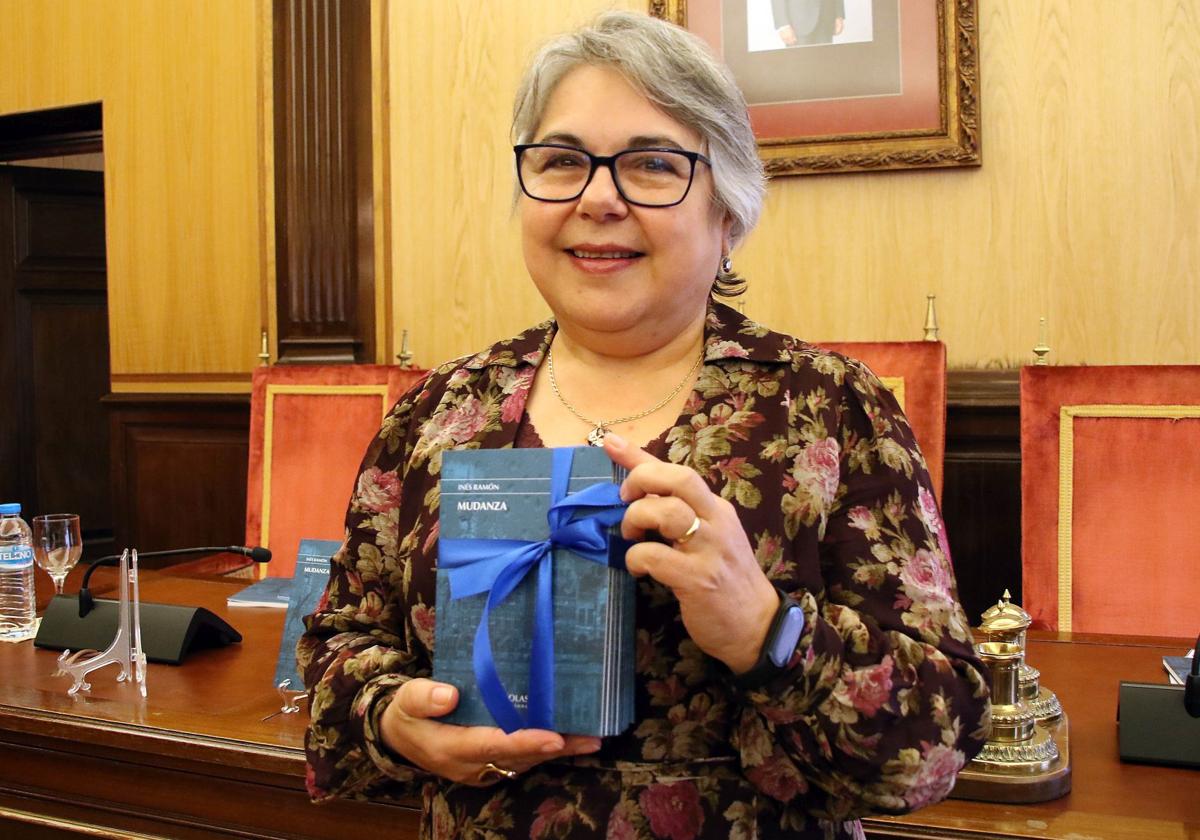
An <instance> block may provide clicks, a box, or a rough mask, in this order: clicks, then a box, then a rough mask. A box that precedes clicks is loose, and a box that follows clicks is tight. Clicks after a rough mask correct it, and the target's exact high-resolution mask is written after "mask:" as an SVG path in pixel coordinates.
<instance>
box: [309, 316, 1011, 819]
mask: <svg viewBox="0 0 1200 840" xmlns="http://www.w3.org/2000/svg"><path fill="white" fill-rule="evenodd" d="M554 330H555V327H554V324H553V323H551V322H548V323H545V324H542V325H540V326H538V327H535V328H533V329H530V330H528V331H526V332H524V333H522V334H521V335H519V336H517V337H515V338H513V339H511V340H508V341H503V342H500V343H499V344H497V345H495V346H493V347H491V348H489V349H488V350H486V351H484V352H483V353H480V354H478V355H475V356H472V357H469V358H464V359H460V360H458V361H455V362H452V363H449V364H446V365H443V366H442V367H440V368H438V369H437V370H434V371H432V372H431V373H430V374H429V375H428V377H427V378H425V379H424V380H423V381H422V382H421V383H419V384H418V385H417V386H415V387H414V388H413V389H412V390H411V391H410V392H409V393H408V394H406V395H405V396H404V397H402V398H401V399H400V400H399V402H397V404H396V406H395V407H394V408H393V409H392V410H391V412H390V413H389V414H388V416H387V418H386V419H385V421H384V424H383V428H382V429H381V431H380V433H379V435H378V437H377V438H376V439H375V440H374V441H373V443H372V444H371V446H370V448H369V450H368V451H367V454H366V458H365V459H364V461H363V464H362V468H361V471H360V474H359V477H358V481H357V486H356V488H355V491H354V494H353V498H352V499H351V502H350V508H349V511H348V513H347V516H346V537H345V543H344V544H343V546H342V548H341V549H340V550H339V551H338V552H337V554H336V555H335V556H334V558H333V560H332V574H331V576H330V582H329V588H328V591H327V593H326V596H325V597H324V598H323V599H322V601H321V604H320V606H319V607H318V609H317V611H316V613H315V614H314V615H312V616H311V617H310V618H309V619H308V622H307V627H308V629H307V632H306V634H305V635H304V636H303V638H302V639H301V641H300V644H299V650H298V654H299V658H300V663H301V667H302V669H303V671H304V673H305V677H306V682H307V684H308V686H309V690H310V692H311V694H310V697H311V701H310V702H311V713H312V722H311V726H310V728H309V731H308V735H307V741H306V749H307V756H308V764H309V772H308V788H309V792H310V794H311V796H312V797H313V799H314V800H316V801H321V800H325V799H329V798H332V797H372V798H395V797H399V798H412V797H415V796H420V797H421V799H422V803H423V817H422V836H423V837H435V838H504V837H521V838H525V837H529V838H584V837H588V838H591V837H595V838H670V840H693V838H721V840H748V838H756V837H761V838H766V837H781V836H786V837H802V838H806V837H813V838H816V837H822V838H825V837H834V836H839V837H841V836H846V837H855V836H861V832H862V829H861V826H860V824H859V823H858V821H857V817H859V816H862V815H864V814H870V813H879V814H900V813H904V812H906V811H910V810H912V809H915V808H919V807H921V806H923V805H927V804H929V803H932V802H936V801H938V800H940V799H942V798H943V797H945V796H946V794H947V793H948V792H949V791H950V788H951V787H952V785H953V783H954V778H955V774H956V773H957V772H958V770H959V769H960V768H961V767H962V766H963V765H964V763H965V762H966V761H968V760H969V759H970V758H971V757H972V756H973V755H974V754H975V753H976V752H978V750H979V749H980V748H981V746H982V745H983V742H984V740H985V739H986V736H987V731H988V727H989V722H990V707H989V704H988V692H989V690H988V682H987V678H986V676H985V671H984V669H983V668H982V666H981V664H980V662H979V660H978V659H977V658H976V656H975V654H974V650H973V647H972V640H971V633H970V628H969V626H968V623H967V619H966V616H965V615H964V613H963V610H962V607H961V606H960V604H959V603H958V600H957V598H956V595H955V586H954V576H953V572H952V570H951V565H950V555H949V550H948V547H947V542H946V531H945V527H944V526H943V524H942V520H941V516H940V515H939V513H938V508H937V505H936V503H935V501H934V497H933V494H932V492H931V491H930V483H929V476H928V473H927V471H926V468H925V463H924V461H923V459H922V457H921V454H920V452H919V450H918V448H917V445H916V442H915V440H914V438H913V434H912V430H911V428H910V427H909V425H908V422H907V420H906V419H905V418H904V415H903V414H902V413H901V411H900V409H899V407H898V406H897V404H896V401H895V399H894V398H893V396H892V394H891V393H890V392H889V391H888V390H887V389H886V388H885V387H884V386H883V385H882V384H881V383H880V381H879V380H878V379H877V378H876V377H875V376H874V374H872V373H871V372H870V370H868V369H867V368H866V367H865V366H864V365H862V364H861V363H859V362H856V361H853V360H850V359H847V358H845V357H843V356H839V355H837V354H834V353H829V352H826V351H823V350H820V349H818V348H815V347H813V346H811V345H808V344H805V343H804V342H802V341H799V340H797V339H794V338H790V337H788V336H784V335H780V334H778V333H774V332H771V331H769V330H767V329H766V328H764V327H762V326H760V325H758V324H756V323H754V322H752V321H749V320H746V319H744V318H743V317H742V316H740V315H739V314H738V313H737V312H736V311H734V310H732V309H730V308H729V307H726V306H724V305H721V304H717V303H715V302H714V303H712V304H711V305H710V307H709V311H708V317H707V323H706V328H705V359H704V364H703V366H702V367H701V371H700V375H699V380H698V381H697V383H696V386H695V389H694V391H693V392H692V394H691V396H690V398H689V399H688V401H687V404H686V405H685V407H684V409H683V412H682V414H681V415H680V416H679V418H678V419H677V420H676V421H675V423H674V424H673V425H672V426H671V428H669V429H668V431H667V432H666V433H665V434H664V435H663V436H661V437H660V438H659V439H658V440H657V441H655V442H654V443H652V444H651V445H650V446H649V447H648V449H649V451H650V452H651V453H652V454H654V455H655V456H657V457H659V458H661V459H663V460H666V461H670V462H673V463H679V464H686V465H688V466H690V467H691V468H693V469H694V470H696V472H698V473H699V474H700V475H701V476H702V477H703V478H704V480H705V481H706V482H707V483H708V485H709V487H710V488H711V489H712V490H713V492H714V493H718V494H720V495H721V496H722V497H723V498H725V499H728V500H729V501H730V502H732V503H733V504H734V505H735V506H736V508H737V510H738V513H739V515H740V518H741V521H742V524H743V526H744V528H745V530H746V533H747V535H748V536H749V538H750V543H751V545H752V547H753V548H754V551H755V554H756V556H757V558H758V561H759V563H760V565H761V566H762V569H763V571H764V572H765V573H766V574H767V576H768V577H769V578H770V580H771V581H772V582H773V583H774V584H776V585H777V586H778V587H780V588H781V589H783V590H784V591H787V592H789V593H791V594H792V596H793V597H794V598H795V599H796V601H797V602H798V603H799V604H800V605H801V607H802V608H803V610H804V616H805V627H804V632H803V634H802V636H801V638H800V640H799V642H798V644H797V646H796V650H795V652H794V654H793V656H792V659H791V663H790V666H789V669H788V670H787V671H786V673H784V674H783V675H782V676H780V677H779V678H778V679H776V680H775V681H774V682H773V683H771V684H768V685H767V686H764V687H763V688H761V689H757V690H753V691H742V690H739V688H738V687H737V686H736V685H735V684H734V683H733V681H732V680H731V678H730V674H729V671H728V669H726V668H725V666H724V665H723V664H722V663H720V662H718V661H717V660H714V659H712V658H710V657H708V656H707V655H705V654H704V653H703V652H701V651H700V649H699V648H697V647H696V645H695V644H694V643H693V642H692V641H691V639H690V638H689V637H688V634H687V632H686V630H685V629H684V626H683V622H682V620H681V618H680V612H679V605H678V603H677V601H676V600H675V598H674V596H673V595H672V593H671V591H670V590H669V589H667V588H666V587H664V586H662V585H661V584H658V583H657V582H655V581H654V580H652V579H650V578H648V577H647V578H642V579H640V580H639V582H638V592H637V659H636V666H635V667H636V689H635V691H636V708H637V715H636V723H635V724H634V725H633V726H632V727H630V728H629V729H628V730H627V731H626V732H625V733H623V734H622V735H619V736H615V737H611V738H606V739H605V740H604V744H603V746H602V748H601V750H600V751H599V752H598V753H594V754H592V755H589V756H581V757H576V758H572V759H567V760H562V761H558V762H554V763H547V764H543V765H539V766H538V767H535V768H533V769H532V770H530V771H529V772H527V773H524V774H522V775H520V776H519V777H518V778H517V779H515V780H513V781H511V782H501V783H499V784H497V785H494V786H491V787H487V788H475V787H470V786H465V785H459V784H453V783H450V782H448V781H446V780H444V779H440V778H437V777H434V776H432V775H430V774H428V773H426V772H424V771H422V770H420V769H418V768H416V767H414V766H412V765H410V764H407V763H406V762H405V761H404V760H403V759H402V758H401V757H399V756H397V755H395V754H393V753H392V752H391V751H390V750H388V748H387V747H386V746H385V745H384V743H383V741H382V738H381V735H380V729H379V715H380V712H381V711H382V709H383V708H384V707H385V706H386V703H387V702H388V700H389V698H390V697H391V696H392V695H393V693H394V692H395V691H396V690H397V689H398V688H399V687H400V686H401V685H402V684H403V683H404V682H405V681H407V680H409V679H412V678H414V677H426V676H429V674H430V671H431V663H432V650H433V644H434V638H433V636H434V632H433V631H434V607H435V605H434V592H435V570H436V566H437V536H438V477H439V472H440V469H441V454H442V452H443V451H445V450H446V449H452V448H499V447H508V446H513V445H514V444H515V443H516V441H517V437H518V433H519V431H520V430H521V429H522V426H523V423H522V418H523V417H524V416H525V402H526V398H527V397H528V395H529V390H530V386H531V384H532V382H533V377H534V372H535V370H536V369H537V366H538V365H539V364H540V363H541V362H542V359H543V358H544V356H545V353H546V350H547V348H548V347H549V344H550V340H551V339H552V338H553V335H554ZM581 438H582V436H581Z"/></svg>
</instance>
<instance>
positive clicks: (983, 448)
mask: <svg viewBox="0 0 1200 840" xmlns="http://www.w3.org/2000/svg"><path fill="white" fill-rule="evenodd" d="M947 401H948V402H949V408H948V410H947V418H946V460H945V471H946V484H945V489H944V490H943V492H942V516H943V517H944V518H945V520H946V531H947V533H948V534H949V537H950V553H951V556H952V557H953V559H954V574H955V577H956V578H957V580H958V595H959V599H960V600H961V601H962V604H963V608H964V609H965V610H966V611H967V618H969V619H970V620H971V624H972V625H977V624H978V623H979V621H980V615H981V614H982V613H983V611H984V610H985V609H987V608H988V607H990V606H991V605H993V604H995V603H996V601H997V600H999V598H1000V596H1001V595H1003V594H1004V590H1005V589H1008V590H1009V592H1010V593H1011V594H1012V599H1013V601H1014V602H1015V603H1018V604H1019V603H1021V600H1022V595H1021V427H1020V419H1019V413H1018V410H1019V395H1018V391H1017V379H1016V375H1015V373H1014V372H1009V371H955V372H952V373H951V374H950V377H949V381H948V388H947Z"/></svg>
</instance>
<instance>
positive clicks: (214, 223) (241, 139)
mask: <svg viewBox="0 0 1200 840" xmlns="http://www.w3.org/2000/svg"><path fill="white" fill-rule="evenodd" d="M258 5H259V4H258V2H245V0H175V1H174V2H170V3H163V2H151V0H140V2H134V1H133V0H59V1H58V2H54V3H40V2H39V3H28V2H25V0H0V21H3V25H2V26H0V73H2V75H3V77H4V79H5V83H4V84H3V85H0V114H7V113H15V112H22V111H30V110H36V109H40V108H49V107H58V106H63V105H68V104H75V103H82V102H95V101H100V102H102V103H103V108H104V150H105V190H106V210H107V213H106V215H107V223H108V281H109V312H110V327H111V331H110V334H111V351H112V352H111V356H112V372H113V382H114V388H116V389H118V390H120V389H122V388H125V389H130V388H132V389H134V390H137V389H141V388H146V387H148V386H147V385H146V379H145V378H147V377H148V379H149V381H150V382H152V383H153V382H158V383H159V385H158V386H156V387H163V385H162V383H168V384H167V385H166V386H165V387H177V388H181V389H183V390H188V389H190V388H191V387H192V386H191V385H189V384H188V380H189V378H191V377H195V376H199V377H200V378H201V379H204V378H208V379H212V378H213V377H214V376H216V377H217V378H219V379H221V380H224V381H225V382H226V384H225V385H224V386H223V387H235V388H239V389H241V390H248V388H249V371H250V369H251V368H252V366H253V365H254V364H255V362H256V359H255V354H256V353H257V352H258V347H259V340H258V337H259V333H260V330H261V328H262V326H261V325H262V319H261V311H260V306H259V300H260V296H261V276H260V267H261V263H262V261H263V260H264V259H265V256H264V250H265V249H264V247H263V245H262V242H261V239H262V234H261V231H260V226H259V223H258V222H259V217H260V213H261V212H262V201H261V198H260V180H259V151H260V149H259V146H260V134H259V131H260V127H259V121H258V108H259V102H258V97H259V93H260V91H259V84H258V82H259V78H260V77H259V64H258V57H259V49H260V43H261V32H260V17H259V13H258V12H259V9H258ZM139 376H140V377H143V379H142V381H134V380H136V379H137V377H139ZM128 377H134V380H130V379H129V378H128ZM171 382H175V383H177V384H175V385H171V384H169V383H171ZM178 383H182V384H178ZM230 383H232V385H231V384H230Z"/></svg>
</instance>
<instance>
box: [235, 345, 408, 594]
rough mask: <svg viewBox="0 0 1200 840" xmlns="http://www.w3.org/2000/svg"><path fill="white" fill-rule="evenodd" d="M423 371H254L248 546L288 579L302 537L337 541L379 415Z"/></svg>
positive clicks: (282, 367)
mask: <svg viewBox="0 0 1200 840" xmlns="http://www.w3.org/2000/svg"><path fill="white" fill-rule="evenodd" d="M423 375H424V371H418V370H409V369H406V368H400V367H391V366H386V365H275V366H271V367H260V368H258V369H256V370H255V371H254V380H253V391H252V393H251V399H250V471H249V477H248V480H247V487H246V544H247V545H262V546H266V547H267V548H269V549H271V552H272V554H273V557H272V558H271V562H270V564H269V565H268V568H267V570H266V573H267V575H269V576H273V577H274V576H282V577H288V576H290V575H291V574H292V570H293V569H294V568H295V564H296V552H297V550H298V549H299V546H300V540H301V539H309V538H311V539H325V540H340V539H342V536H343V520H344V519H345V515H346V504H347V503H348V502H349V500H350V493H351V491H352V490H353V489H354V481H355V477H356V475H357V471H358V466H359V463H360V462H361V461H362V457H363V454H364V453H365V452H366V448H367V445H368V444H369V443H370V441H371V437H372V435H374V434H375V433H376V432H377V431H379V426H380V422H381V421H382V419H383V416H384V414H385V413H386V412H387V410H388V409H389V408H391V407H392V405H393V404H394V403H395V402H396V400H397V399H398V398H399V397H400V395H401V394H402V393H404V391H405V390H407V389H408V388H409V387H411V385H413V384H414V383H415V382H416V381H417V380H418V379H419V378H420V377H421V376H423Z"/></svg>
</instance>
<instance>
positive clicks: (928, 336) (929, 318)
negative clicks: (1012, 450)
mask: <svg viewBox="0 0 1200 840" xmlns="http://www.w3.org/2000/svg"><path fill="white" fill-rule="evenodd" d="M936 298H937V296H936V295H925V340H926V341H937V340H938V323H937V310H936V309H935V308H934V306H933V302H934V300H935V299H936Z"/></svg>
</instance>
